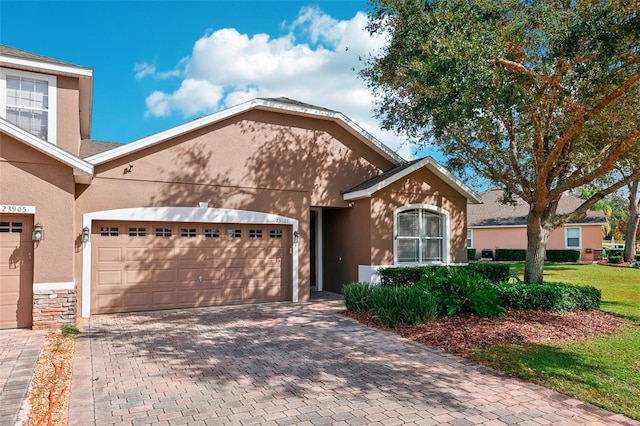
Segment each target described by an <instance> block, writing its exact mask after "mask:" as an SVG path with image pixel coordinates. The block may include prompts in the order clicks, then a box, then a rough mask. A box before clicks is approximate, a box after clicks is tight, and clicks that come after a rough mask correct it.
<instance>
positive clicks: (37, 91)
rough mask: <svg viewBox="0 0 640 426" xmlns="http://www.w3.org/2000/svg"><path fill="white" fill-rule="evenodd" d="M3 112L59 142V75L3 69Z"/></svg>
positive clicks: (0, 103)
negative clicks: (57, 111)
mask: <svg viewBox="0 0 640 426" xmlns="http://www.w3.org/2000/svg"><path fill="white" fill-rule="evenodd" d="M0 93H1V96H0V115H1V116H2V117H3V118H4V119H5V120H7V121H8V122H10V123H12V124H14V125H16V126H17V127H19V128H21V129H22V130H25V131H27V132H29V133H31V134H32V135H34V136H36V137H38V138H40V139H42V140H45V141H48V142H51V143H54V144H55V143H56V78H55V77H54V76H48V75H43V74H34V73H28V72H23V71H16V70H8V69H2V70H0Z"/></svg>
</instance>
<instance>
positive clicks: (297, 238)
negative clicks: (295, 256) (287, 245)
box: [293, 231, 300, 244]
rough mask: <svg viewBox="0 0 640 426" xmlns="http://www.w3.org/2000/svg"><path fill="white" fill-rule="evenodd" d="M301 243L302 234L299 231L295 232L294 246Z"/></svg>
mask: <svg viewBox="0 0 640 426" xmlns="http://www.w3.org/2000/svg"><path fill="white" fill-rule="evenodd" d="M299 241H300V233H299V232H298V231H294V232H293V244H298V242H299Z"/></svg>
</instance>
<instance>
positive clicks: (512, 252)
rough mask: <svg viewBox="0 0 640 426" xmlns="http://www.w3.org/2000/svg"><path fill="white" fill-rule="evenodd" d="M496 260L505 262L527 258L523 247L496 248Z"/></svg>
mask: <svg viewBox="0 0 640 426" xmlns="http://www.w3.org/2000/svg"><path fill="white" fill-rule="evenodd" d="M495 256H496V260H499V261H506V262H520V261H523V260H525V259H526V258H527V250H525V249H496V254H495Z"/></svg>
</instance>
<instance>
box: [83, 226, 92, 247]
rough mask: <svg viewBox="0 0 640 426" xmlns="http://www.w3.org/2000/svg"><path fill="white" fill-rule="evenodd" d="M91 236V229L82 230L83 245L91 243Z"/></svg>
mask: <svg viewBox="0 0 640 426" xmlns="http://www.w3.org/2000/svg"><path fill="white" fill-rule="evenodd" d="M89 235H91V230H90V229H89V227H88V226H85V227H84V228H82V242H83V243H88V242H89Z"/></svg>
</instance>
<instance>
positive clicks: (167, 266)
mask: <svg viewBox="0 0 640 426" xmlns="http://www.w3.org/2000/svg"><path fill="white" fill-rule="evenodd" d="M289 238H290V235H289V229H288V227H286V226H275V225H244V224H201V223H175V222H171V223H164V222H161V223H155V222H139V223H124V222H95V223H94V226H93V230H92V236H91V241H92V263H93V267H92V268H93V272H92V285H91V293H92V294H91V313H92V314H104V313H115V312H132V311H145V310H156V309H174V308H189V307H199V306H214V305H227V304H239V303H257V302H273V301H282V300H287V299H288V298H289V297H290V296H289V287H290V286H289V278H288V277H289V274H288V271H289V270H290V266H289V265H290V263H289V260H288V259H289V250H288V247H289Z"/></svg>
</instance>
